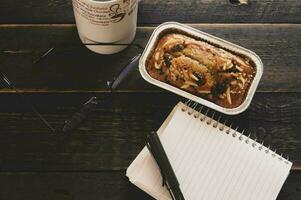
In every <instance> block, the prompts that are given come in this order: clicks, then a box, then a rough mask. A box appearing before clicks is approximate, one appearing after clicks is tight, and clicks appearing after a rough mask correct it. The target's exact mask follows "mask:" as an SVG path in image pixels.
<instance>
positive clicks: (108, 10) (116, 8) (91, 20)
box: [72, 0, 138, 54]
mask: <svg viewBox="0 0 301 200" xmlns="http://www.w3.org/2000/svg"><path fill="white" fill-rule="evenodd" d="M72 5H73V11H74V16H75V21H76V25H77V30H78V34H79V37H80V39H81V41H82V42H83V43H84V44H95V43H117V44H118V43H119V44H128V43H131V42H132V41H133V39H134V37H135V34H136V24H137V11H138V0H107V1H101V0H98V1H96V0H72ZM86 47H87V48H88V49H90V50H92V51H94V52H96V53H100V54H113V53H117V52H119V51H121V50H123V49H125V48H126V47H127V46H126V45H123V46H119V45H118V46H116V45H114V46H109V45H108V46H104V45H86Z"/></svg>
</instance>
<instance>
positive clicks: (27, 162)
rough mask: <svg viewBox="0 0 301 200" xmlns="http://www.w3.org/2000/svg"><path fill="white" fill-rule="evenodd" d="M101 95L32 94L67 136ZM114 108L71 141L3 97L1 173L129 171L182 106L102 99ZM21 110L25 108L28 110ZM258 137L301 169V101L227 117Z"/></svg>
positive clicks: (261, 105) (257, 104)
mask: <svg viewBox="0 0 301 200" xmlns="http://www.w3.org/2000/svg"><path fill="white" fill-rule="evenodd" d="M92 95H94V94H89V93H87V94H32V95H29V94H27V96H28V98H29V99H30V101H32V102H33V104H34V105H36V107H37V108H38V110H40V112H41V113H42V114H43V115H44V116H45V117H46V119H47V120H49V121H50V123H51V124H52V125H53V126H55V127H56V128H57V129H60V128H61V127H62V125H63V124H64V121H65V120H66V119H68V118H69V117H70V116H71V115H72V114H73V113H74V112H75V111H76V108H78V107H79V106H80V105H81V104H82V103H84V102H85V101H86V100H88V99H89V97H91V96H92ZM97 96H98V97H99V99H101V98H105V97H109V98H111V103H110V104H108V105H100V106H99V107H98V109H97V112H96V113H95V114H94V115H92V116H91V117H90V118H89V120H87V121H86V122H85V123H84V124H82V126H81V127H80V128H79V130H78V131H76V132H74V133H73V134H71V135H69V136H68V137H66V138H65V139H64V140H62V138H61V137H60V136H61V135H60V134H57V135H50V132H49V130H48V129H47V128H46V127H45V126H44V125H43V124H42V123H41V122H40V121H38V120H37V118H36V117H35V116H34V115H33V114H32V113H31V111H30V110H29V109H28V108H26V107H25V106H24V104H22V103H21V102H20V99H19V98H17V96H16V95H15V94H7V95H5V94H2V95H1V102H2V103H1V104H0V133H1V134H0V154H1V155H0V171H60V170H63V171H83V170H84V171H95V170H111V169H117V170H119V169H125V168H126V167H127V166H129V164H130V163H131V161H132V160H133V159H134V158H135V157H136V155H137V154H138V153H139V152H140V151H141V149H142V147H143V146H144V144H145V136H146V134H147V133H149V132H150V131H152V130H156V129H158V128H159V126H160V125H161V124H162V122H163V120H164V119H165V118H166V116H167V114H168V113H169V112H170V111H171V109H172V107H173V106H174V105H175V104H176V103H177V102H178V101H179V100H181V99H180V98H179V97H178V96H176V95H173V94H166V93H118V94H97ZM20 103H21V104H20ZM225 119H228V121H230V122H233V124H234V125H239V126H240V127H241V129H240V130H242V129H246V134H247V133H249V132H251V133H252V134H251V137H252V138H255V137H256V138H258V141H265V145H271V148H272V149H273V150H274V149H277V151H278V152H282V153H283V154H284V155H285V156H286V155H289V157H290V159H291V160H292V161H293V162H294V168H295V169H299V168H300V166H301V157H300V156H301V155H300V151H301V135H300V129H301V94H300V93H261V94H257V95H256V96H255V99H254V100H253V102H252V105H251V107H250V108H249V110H248V111H247V112H245V113H243V114H241V115H238V116H232V117H229V116H228V117H227V116H224V115H223V118H222V121H223V120H225Z"/></svg>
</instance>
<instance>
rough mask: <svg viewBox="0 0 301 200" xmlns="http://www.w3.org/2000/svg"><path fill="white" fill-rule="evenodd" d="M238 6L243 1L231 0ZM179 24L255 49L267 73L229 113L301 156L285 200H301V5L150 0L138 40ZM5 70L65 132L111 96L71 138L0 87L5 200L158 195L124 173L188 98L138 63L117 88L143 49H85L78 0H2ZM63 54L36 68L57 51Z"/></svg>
mask: <svg viewBox="0 0 301 200" xmlns="http://www.w3.org/2000/svg"><path fill="white" fill-rule="evenodd" d="M231 2H235V1H233V0H232V1H231ZM171 20H172V21H179V22H182V23H187V24H191V25H192V26H193V27H195V28H197V29H200V30H203V31H206V32H208V33H211V34H213V35H216V36H218V37H221V38H224V39H226V40H229V41H232V42H234V43H237V44H239V45H242V46H244V47H246V48H249V49H251V50H253V51H255V52H256V53H257V54H258V55H259V56H260V57H261V58H262V60H263V62H264V67H265V70H264V75H263V78H262V81H261V83H260V86H259V88H258V90H257V93H256V95H255V98H254V100H253V102H252V104H251V106H250V108H249V109H248V110H247V111H246V112H244V113H243V114H241V115H238V116H234V117H227V116H224V117H225V118H231V119H230V120H231V121H233V122H234V124H237V125H239V126H241V127H242V128H246V129H247V130H249V131H252V133H253V134H252V136H253V137H257V138H258V139H259V140H264V141H265V144H267V145H271V147H272V149H277V151H278V152H283V153H284V155H289V158H290V159H291V160H292V161H293V162H294V166H293V169H292V171H291V174H290V176H289V178H288V180H287V181H286V183H285V185H284V187H283V189H282V191H281V193H280V195H279V199H283V200H284V199H285V200H286V199H301V25H300V23H301V1H300V0H287V1H283V0H248V4H247V5H238V4H235V3H234V4H233V3H230V1H229V0H190V1H188V0H177V1H174V0H164V1H161V0H144V1H142V3H141V4H140V9H139V20H138V21H139V27H138V30H137V36H136V39H135V42H136V43H139V44H141V45H142V46H144V45H145V44H146V42H147V40H148V38H149V36H150V34H151V32H152V31H153V29H154V27H156V26H157V24H159V23H161V22H165V21H171ZM0 23H1V24H0V68H1V70H2V71H4V72H5V73H6V74H7V76H8V77H9V78H10V79H11V80H12V81H13V82H14V83H15V85H16V86H17V88H18V89H19V90H20V91H22V92H24V94H25V95H26V96H27V97H28V98H29V99H30V101H32V102H33V103H34V104H35V105H36V107H37V108H38V109H39V110H40V112H41V113H42V114H43V115H44V116H45V117H46V118H47V120H48V121H50V122H51V123H52V124H53V125H54V126H55V127H61V126H62V125H63V124H64V120H65V119H67V118H68V117H70V115H71V114H72V113H74V112H75V111H76V109H77V108H78V107H79V105H80V104H82V103H84V102H85V101H86V100H88V98H89V97H91V96H97V97H99V98H102V97H105V96H109V98H111V102H112V103H111V105H109V106H102V105H100V106H99V108H98V110H97V112H96V114H94V115H93V116H91V118H90V119H89V120H88V121H86V122H85V123H84V124H83V125H82V126H81V127H80V128H79V130H78V131H76V132H75V133H74V134H72V135H70V136H69V137H68V138H67V139H66V140H64V141H60V140H58V139H57V138H58V137H56V136H53V135H51V134H50V133H49V131H48V129H47V128H46V127H45V126H44V125H43V124H42V123H41V122H40V121H39V120H38V119H37V118H36V116H35V115H34V114H33V113H32V111H31V110H30V109H28V108H27V107H25V106H24V104H23V103H22V100H21V99H20V98H19V97H18V95H16V94H15V92H14V91H12V90H9V89H7V88H3V89H1V90H0V92H1V94H0V199H1V200H15V199H22V200H23V199H31V200H35V199H46V200H48V199H49V200H67V199H68V200H69V199H70V200H71V199H72V200H73V199H74V200H78V199H84V200H90V199H91V200H92V199H93V200H94V199H105V200H121V199H131V200H133V199H151V198H150V197H147V196H146V195H145V194H144V193H143V192H142V191H140V190H139V189H137V188H136V187H134V186H133V185H132V184H130V183H129V181H128V180H127V178H126V177H125V169H126V168H127V166H128V165H129V164H130V163H131V161H132V160H133V159H134V157H135V156H136V155H137V154H138V153H139V151H140V150H141V148H142V147H143V146H144V139H145V136H146V134H147V133H148V132H149V131H151V130H153V129H156V128H158V127H159V125H160V124H161V123H162V121H163V119H164V118H165V117H166V115H167V113H169V111H170V110H171V108H172V107H173V106H174V105H175V103H177V102H178V101H179V100H181V98H180V97H178V96H176V95H173V94H171V93H169V92H166V91H163V90H160V89H159V88H157V87H154V86H151V85H149V84H147V83H146V82H145V81H143V80H142V78H141V76H140V75H139V72H138V70H136V71H135V72H134V73H133V74H132V75H131V76H130V77H129V79H128V81H127V82H126V83H124V85H122V87H121V88H120V90H119V91H118V92H117V93H115V94H110V93H109V92H108V90H107V88H106V86H105V85H106V81H107V80H110V79H111V78H112V77H113V75H114V74H116V73H117V72H118V71H119V70H120V68H121V67H122V66H123V65H124V64H125V63H126V62H127V60H128V59H129V58H131V57H133V56H134V55H135V54H136V53H137V52H138V50H137V49H135V48H131V47H130V48H128V49H126V50H125V51H123V52H121V53H118V54H115V55H110V56H102V55H97V54H94V53H92V52H90V51H89V50H87V49H86V48H85V47H83V46H82V45H81V44H80V41H79V39H78V35H77V31H76V27H75V25H74V19H73V13H72V7H71V1H70V0H55V1H54V0H43V1H41V0H27V1H20V0H19V1H17V0H2V1H1V4H0ZM52 47H55V50H54V51H53V52H52V53H51V54H49V55H48V56H46V57H45V59H43V60H41V61H40V62H38V63H36V64H33V63H34V61H35V60H36V59H37V58H38V57H39V56H41V55H42V54H43V53H45V51H47V50H48V49H49V48H52Z"/></svg>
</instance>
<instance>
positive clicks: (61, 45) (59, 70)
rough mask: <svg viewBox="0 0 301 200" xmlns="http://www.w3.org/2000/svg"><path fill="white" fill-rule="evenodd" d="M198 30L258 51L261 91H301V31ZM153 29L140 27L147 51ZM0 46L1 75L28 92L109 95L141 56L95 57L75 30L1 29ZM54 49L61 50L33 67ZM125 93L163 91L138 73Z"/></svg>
mask: <svg viewBox="0 0 301 200" xmlns="http://www.w3.org/2000/svg"><path fill="white" fill-rule="evenodd" d="M194 27H195V28H198V29H200V30H203V31H205V32H208V33H211V34H213V35H215V36H218V37H221V38H224V39H226V40H229V41H231V42H234V43H237V44H239V45H242V46H244V47H246V48H249V49H251V50H253V51H255V52H256V53H257V54H258V55H259V56H260V57H261V58H262V60H263V63H264V75H263V78H262V81H261V83H260V86H259V88H258V91H260V92H300V91H301V88H300V85H301V79H300V77H301V67H300V66H301V57H300V53H301V51H300V49H301V35H300V34H299V33H300V31H301V25H292V24H283V25H281V24H277V25H271V24H204V25H194ZM153 29H154V28H153V27H140V28H139V29H138V33H137V37H136V39H135V43H138V44H140V45H142V46H144V45H145V44H146V42H147V40H148V38H149V36H150V34H151V33H152V31H153ZM11 38H14V39H13V40H12V39H11ZM0 43H1V45H2V46H1V50H0V52H2V53H0V60H1V69H2V70H3V71H4V72H6V73H7V75H8V76H9V77H10V79H12V80H13V81H14V82H15V84H16V85H17V86H18V88H19V89H21V90H24V91H25V92H26V91H27V92H28V91H40V92H47V91H55V92H68V91H69V92H74V91H77V92H78V91H94V92H97V91H104V90H107V88H106V81H107V80H108V79H110V78H112V77H113V76H114V75H115V74H116V73H117V72H118V71H119V70H120V69H121V68H122V66H123V65H125V64H126V63H127V61H128V60H129V59H130V58H132V57H133V56H134V55H136V54H137V53H138V52H139V50H138V49H137V48H134V47H129V48H128V49H127V50H125V51H123V52H121V53H118V54H115V55H109V56H103V55H97V54H95V53H91V52H90V51H89V50H87V49H86V48H85V47H83V46H82V45H81V44H80V41H79V39H78V36H77V32H76V28H75V26H74V25H22V26H20V25H18V26H16V25H2V26H0ZM51 47H57V48H56V49H55V51H54V52H52V53H51V54H50V55H48V56H47V57H46V58H45V59H44V60H42V61H41V62H39V63H37V64H36V65H33V62H34V61H35V60H36V59H37V58H38V57H39V56H41V55H42V54H43V53H45V52H46V51H47V50H48V49H49V48H51ZM121 90H122V91H129V90H131V91H141V90H143V91H145V90H148V91H154V90H156V91H158V90H159V89H158V88H157V87H153V86H151V85H150V84H147V83H146V82H145V81H143V80H142V78H141V76H140V75H139V72H138V70H136V71H135V72H134V73H133V75H132V76H131V77H129V79H128V81H127V83H126V84H125V85H124V87H122V88H121ZM4 91H5V90H2V92H4Z"/></svg>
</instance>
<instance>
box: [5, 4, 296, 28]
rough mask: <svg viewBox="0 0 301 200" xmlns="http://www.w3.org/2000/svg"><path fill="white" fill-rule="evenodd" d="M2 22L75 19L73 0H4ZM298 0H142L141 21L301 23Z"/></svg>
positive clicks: (55, 21)
mask: <svg viewBox="0 0 301 200" xmlns="http://www.w3.org/2000/svg"><path fill="white" fill-rule="evenodd" d="M0 13H1V15H2V16H1V18H0V23H74V16H73V11H72V5H71V0H44V1H39V0H28V1H26V2H20V1H17V0H2V2H1V6H0ZM300 13H301V2H300V1H299V0H287V1H283V0H248V4H247V5H245V4H242V5H237V4H232V3H230V0H190V1H187V0H177V1H174V0H164V1H161V0H143V1H142V2H141V3H140V7H139V16H138V22H139V24H157V23H161V22H165V21H179V22H185V23H237V22H239V23H300V22H301V20H300V19H301V14H300Z"/></svg>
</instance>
